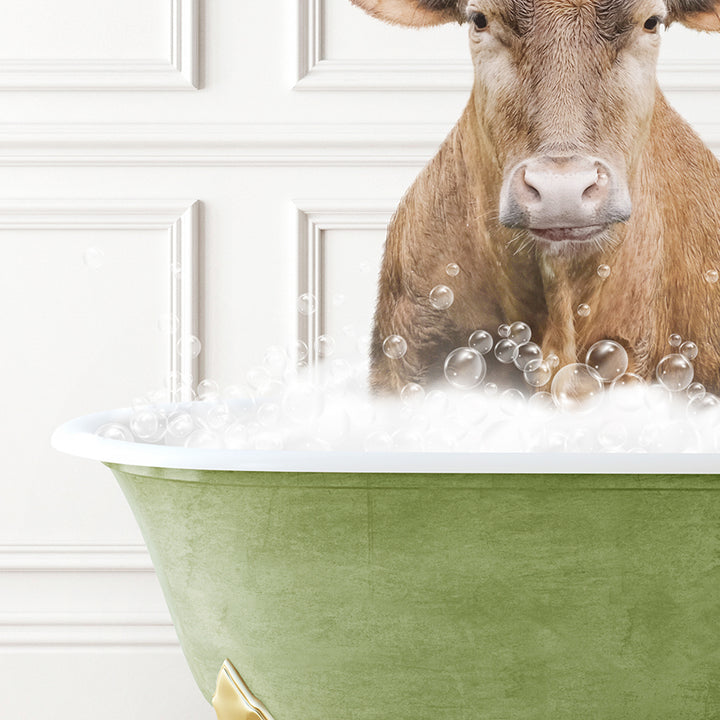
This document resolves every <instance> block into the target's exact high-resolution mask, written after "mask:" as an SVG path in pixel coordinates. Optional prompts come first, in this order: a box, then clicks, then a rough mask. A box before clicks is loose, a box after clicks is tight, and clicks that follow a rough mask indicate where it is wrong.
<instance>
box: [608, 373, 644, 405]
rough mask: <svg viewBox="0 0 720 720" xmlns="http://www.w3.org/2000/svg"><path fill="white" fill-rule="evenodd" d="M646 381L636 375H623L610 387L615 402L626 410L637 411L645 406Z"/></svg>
mask: <svg viewBox="0 0 720 720" xmlns="http://www.w3.org/2000/svg"><path fill="white" fill-rule="evenodd" d="M645 386H646V383H645V381H644V380H643V379H642V378H641V377H640V376H639V375H636V374H635V373H623V374H622V375H620V376H619V377H617V378H615V380H613V382H612V385H611V386H610V391H611V393H612V398H613V401H614V402H615V403H616V404H617V405H619V406H620V407H621V408H623V409H624V410H637V409H638V408H641V407H642V406H643V402H644V395H645Z"/></svg>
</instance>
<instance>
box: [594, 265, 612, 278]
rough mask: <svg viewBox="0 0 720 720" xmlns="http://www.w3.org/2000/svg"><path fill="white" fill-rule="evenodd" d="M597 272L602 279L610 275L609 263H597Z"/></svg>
mask: <svg viewBox="0 0 720 720" xmlns="http://www.w3.org/2000/svg"><path fill="white" fill-rule="evenodd" d="M597 274H598V275H599V276H600V277H601V278H602V279H603V280H604V279H605V278H607V277H610V266H609V265H598V269H597Z"/></svg>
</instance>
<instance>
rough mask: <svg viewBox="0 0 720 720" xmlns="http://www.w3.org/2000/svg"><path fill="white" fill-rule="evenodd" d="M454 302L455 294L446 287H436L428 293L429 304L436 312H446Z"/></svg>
mask: <svg viewBox="0 0 720 720" xmlns="http://www.w3.org/2000/svg"><path fill="white" fill-rule="evenodd" d="M454 300H455V293H453V291H452V290H451V289H450V288H449V287H448V286H447V285H436V286H435V287H434V288H433V289H432V290H431V291H430V304H431V305H432V306H433V307H434V308H435V309H436V310H447V309H448V308H449V307H450V306H451V305H452V304H453V301H454Z"/></svg>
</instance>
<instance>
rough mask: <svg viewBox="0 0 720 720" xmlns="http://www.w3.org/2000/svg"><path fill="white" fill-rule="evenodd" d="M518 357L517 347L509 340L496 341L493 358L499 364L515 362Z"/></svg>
mask: <svg viewBox="0 0 720 720" xmlns="http://www.w3.org/2000/svg"><path fill="white" fill-rule="evenodd" d="M517 356H518V346H517V345H516V344H515V343H514V342H513V341H512V340H510V339H509V338H504V339H503V340H498V342H497V344H496V345H495V357H496V358H497V359H498V360H499V361H500V362H501V363H505V365H508V364H509V363H511V362H514V361H515V358H516V357H517Z"/></svg>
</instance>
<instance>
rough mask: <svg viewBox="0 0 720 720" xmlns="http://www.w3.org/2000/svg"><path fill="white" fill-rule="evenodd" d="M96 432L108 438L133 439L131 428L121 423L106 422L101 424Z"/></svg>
mask: <svg viewBox="0 0 720 720" xmlns="http://www.w3.org/2000/svg"><path fill="white" fill-rule="evenodd" d="M95 434H96V435H97V436H98V437H101V438H105V439H106V440H122V441H124V442H132V441H133V434H132V433H131V432H130V429H129V428H127V427H125V425H121V424H120V423H105V425H101V426H100V427H99V428H98V429H97V430H96V431H95Z"/></svg>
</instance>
